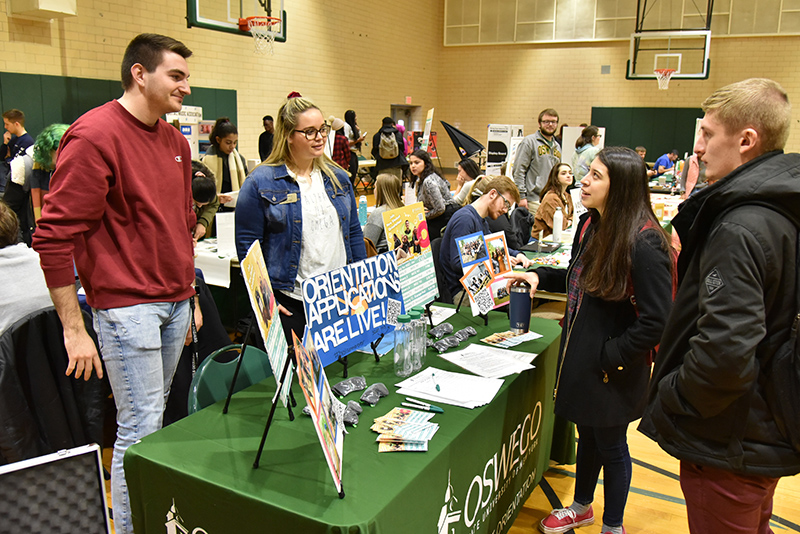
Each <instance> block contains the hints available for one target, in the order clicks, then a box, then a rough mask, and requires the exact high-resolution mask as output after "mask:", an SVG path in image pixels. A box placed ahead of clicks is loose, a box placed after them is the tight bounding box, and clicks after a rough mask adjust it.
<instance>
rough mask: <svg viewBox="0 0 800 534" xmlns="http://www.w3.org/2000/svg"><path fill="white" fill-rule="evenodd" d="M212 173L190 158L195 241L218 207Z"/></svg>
mask: <svg viewBox="0 0 800 534" xmlns="http://www.w3.org/2000/svg"><path fill="white" fill-rule="evenodd" d="M220 196H227V195H217V183H216V180H215V179H214V173H213V172H211V169H209V168H208V167H207V166H206V165H204V164H203V163H201V162H199V161H196V160H192V200H193V201H194V204H193V205H194V213H195V215H196V216H197V224H196V225H195V228H194V233H193V234H192V238H193V239H194V240H195V242H196V241H197V240H198V239H200V238H202V237H203V236H204V235H206V230H207V229H208V227H209V226H211V221H212V220H214V214H216V213H217V210H218V209H219V197H220Z"/></svg>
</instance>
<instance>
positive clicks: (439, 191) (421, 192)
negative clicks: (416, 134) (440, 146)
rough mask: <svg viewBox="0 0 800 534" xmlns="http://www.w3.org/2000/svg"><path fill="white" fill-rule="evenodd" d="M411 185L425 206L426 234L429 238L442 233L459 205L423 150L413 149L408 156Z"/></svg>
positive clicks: (434, 237) (448, 185)
mask: <svg viewBox="0 0 800 534" xmlns="http://www.w3.org/2000/svg"><path fill="white" fill-rule="evenodd" d="M408 164H409V169H410V170H411V185H412V186H415V187H416V193H417V200H419V201H420V202H422V204H423V205H424V206H425V219H426V220H427V221H428V234H429V235H430V237H431V239H432V240H433V239H436V238H437V237H439V236H441V235H442V229H444V227H445V226H446V225H447V222H448V221H449V220H450V217H452V216H453V214H454V213H455V212H456V210H457V209H458V208H460V207H461V206H459V205H458V203H457V202H456V201H455V200H454V199H453V196H452V195H451V194H450V184H448V183H447V181H446V180H445V179H444V178H442V177H441V176H439V175H438V174H436V171H435V169H434V168H433V160H431V157H430V155H429V154H428V153H427V152H426V151H424V150H415V151H414V152H412V153H411V155H410V156H409V157H408Z"/></svg>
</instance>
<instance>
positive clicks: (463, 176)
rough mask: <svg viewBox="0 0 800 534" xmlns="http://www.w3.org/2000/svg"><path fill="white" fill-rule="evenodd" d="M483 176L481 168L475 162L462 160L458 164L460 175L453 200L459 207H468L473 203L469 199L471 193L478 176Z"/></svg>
mask: <svg viewBox="0 0 800 534" xmlns="http://www.w3.org/2000/svg"><path fill="white" fill-rule="evenodd" d="M480 175H481V168H480V167H478V164H477V163H475V160H471V159H469V158H465V159H462V160H461V161H459V162H458V175H457V176H456V191H455V193H453V198H454V199H455V201H456V202H457V203H458V205H459V206H466V205H467V204H469V203H470V202H471V200H470V199H469V192H470V190H471V189H472V184H474V183H475V180H476V179H477V178H478V176H480Z"/></svg>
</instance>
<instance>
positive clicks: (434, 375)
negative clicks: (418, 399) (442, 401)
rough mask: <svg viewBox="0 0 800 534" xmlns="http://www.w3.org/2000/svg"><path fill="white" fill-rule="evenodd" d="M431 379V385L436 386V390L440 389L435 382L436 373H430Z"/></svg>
mask: <svg viewBox="0 0 800 534" xmlns="http://www.w3.org/2000/svg"><path fill="white" fill-rule="evenodd" d="M431 380H433V385H434V386H436V391H441V390H442V388H440V387H439V384H437V383H436V373H431Z"/></svg>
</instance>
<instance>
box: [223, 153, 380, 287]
mask: <svg viewBox="0 0 800 534" xmlns="http://www.w3.org/2000/svg"><path fill="white" fill-rule="evenodd" d="M322 177H323V183H324V184H325V191H326V192H327V194H328V196H329V197H330V198H331V203H332V204H333V206H334V208H336V212H337V213H338V215H339V217H340V218H341V221H342V235H343V238H344V248H345V251H346V253H347V263H353V262H356V261H360V260H363V259H364V258H366V257H367V252H366V249H365V248H364V234H362V232H361V225H360V224H359V221H358V208H357V206H356V199H355V196H354V194H353V187H352V185H351V183H350V178H349V177H348V176H347V174H346V173H345V172H344V171H341V170H338V169H337V170H336V177H337V178H338V179H339V183H340V184H341V185H342V189H338V190H337V189H335V188H334V185H333V182H331V179H330V178H329V177H328V176H327V175H325V174H324V173H323V174H322ZM300 201H301V199H300V186H299V185H298V183H297V182H296V181H295V180H294V179H292V177H291V176H289V173H288V172H287V170H286V166H285V165H280V166H277V167H272V166H269V165H260V166H258V167H256V168H255V170H253V172H252V173H250V175H249V176H248V177H247V179H246V180H245V182H244V184H243V185H242V187H241V190H240V191H239V198H238V199H237V201H236V252H237V254H238V256H239V261H241V260H242V259H244V257H245V255H247V250H248V249H249V248H250V245H252V244H253V241H255V240H256V239H258V240H260V241H261V250H262V251H263V253H264V260H265V263H266V265H267V271H269V278H270V282H271V283H272V288H273V289H275V290H285V291H291V290H292V289H293V288H294V282H295V279H296V278H297V268H298V265H299V263H300V244H301V242H302V235H303V209H302V207H301V204H300Z"/></svg>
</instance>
